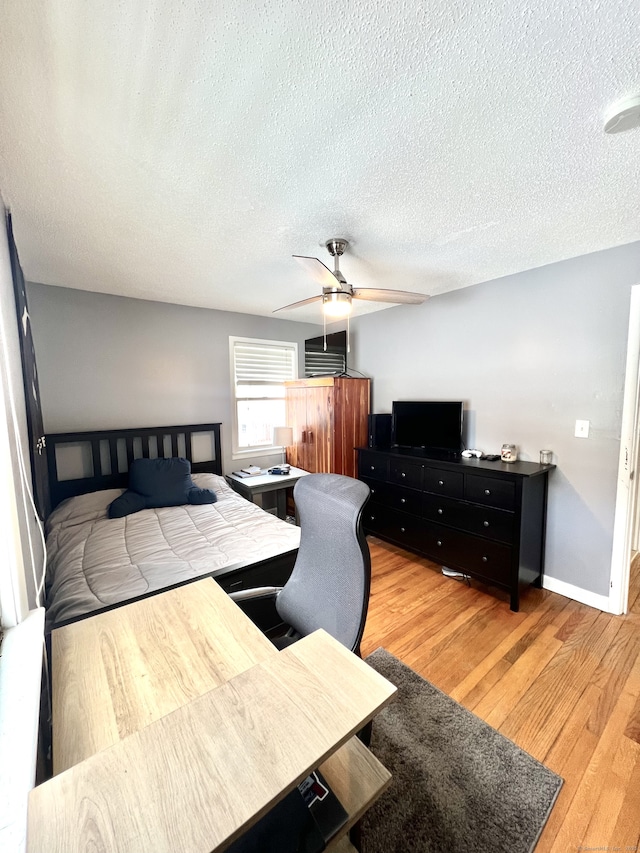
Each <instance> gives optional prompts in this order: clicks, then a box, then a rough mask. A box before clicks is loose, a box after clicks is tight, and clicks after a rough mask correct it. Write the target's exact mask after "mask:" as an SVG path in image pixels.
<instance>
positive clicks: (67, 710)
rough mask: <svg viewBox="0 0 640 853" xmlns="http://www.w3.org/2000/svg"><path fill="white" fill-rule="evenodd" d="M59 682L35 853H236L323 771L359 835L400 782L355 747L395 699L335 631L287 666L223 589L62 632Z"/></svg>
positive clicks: (157, 599)
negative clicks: (254, 829) (229, 850)
mask: <svg viewBox="0 0 640 853" xmlns="http://www.w3.org/2000/svg"><path fill="white" fill-rule="evenodd" d="M52 667H53V743H54V772H55V773H56V774H57V775H55V776H54V777H53V779H51V780H49V781H48V782H45V783H44V784H42V785H40V786H38V787H37V788H35V789H34V790H33V791H32V792H31V795H30V798H29V829H28V850H29V851H31V852H32V853H35V851H43V850H47V851H48V853H54V851H60V853H63V851H64V853H73V851H84V850H88V849H94V848H93V847H91V845H92V844H95V843H96V841H97V840H98V839H99V844H98V847H97V848H96V849H104V850H106V851H118V853H120V851H123V853H124V851H135V853H143V851H146V850H149V851H151V850H153V851H154V853H160V851H164V850H166V851H169V850H176V849H184V850H189V851H194V853H195V851H212V850H220V851H222V850H224V849H225V848H226V847H227V846H228V844H229V843H230V842H231V841H232V840H233V839H234V838H236V837H237V836H239V835H240V834H241V833H242V832H244V831H245V830H246V829H247V828H248V827H249V826H250V825H251V824H252V823H254V822H255V821H256V820H257V819H259V817H260V816H261V815H262V814H264V813H265V812H266V811H268V809H270V808H271V807H272V806H273V805H274V804H275V803H276V802H278V801H279V800H280V799H281V798H282V797H283V796H285V794H286V793H287V792H288V791H289V790H291V789H292V788H293V787H294V786H295V785H296V784H298V782H299V781H300V780H301V779H303V778H304V777H305V776H306V775H307V774H308V772H309V771H310V770H311V769H313V768H315V767H318V766H320V769H321V772H322V773H323V774H324V776H325V778H326V779H327V781H328V783H329V785H330V786H331V787H332V788H333V790H334V792H335V793H336V795H337V796H338V798H339V799H340V801H341V802H342V804H343V806H344V808H345V809H346V811H347V812H348V814H349V821H348V824H347V825H346V826H345V827H344V831H346V830H347V829H348V828H349V827H350V826H351V825H353V823H355V822H356V821H357V820H358V819H359V818H360V817H361V816H362V814H363V813H364V811H366V809H367V808H368V806H369V805H370V804H371V802H373V800H374V799H375V798H376V797H377V796H378V795H379V794H380V793H381V791H382V790H384V788H385V787H386V785H387V784H388V782H389V779H390V775H389V773H388V771H386V769H385V768H384V767H383V766H382V765H381V764H380V763H379V762H378V761H377V759H375V757H374V756H373V755H372V754H371V753H370V752H369V751H368V750H367V749H366V748H365V747H364V746H363V745H362V743H361V742H360V741H359V740H358V739H357V738H354V737H352V735H353V733H354V732H355V731H358V730H359V729H360V727H361V726H362V725H363V723H364V722H366V721H367V720H369V719H371V718H372V717H373V716H374V715H375V713H376V712H377V711H378V710H379V709H380V708H381V707H382V706H383V705H384V704H385V703H386V702H387V701H389V699H390V698H391V696H392V695H393V693H394V692H395V688H393V686H392V685H390V684H389V683H388V682H387V681H385V679H383V678H381V676H379V675H378V673H376V672H375V671H374V670H372V669H371V668H370V667H368V666H367V665H366V664H365V663H363V662H362V661H360V660H359V659H358V658H356V657H355V656H354V655H352V654H351V653H350V652H348V651H347V650H346V649H344V648H343V647H342V646H341V645H340V644H339V643H337V642H336V641H335V640H333V639H332V638H330V637H329V636H328V635H327V634H325V633H324V632H322V631H320V632H316V633H315V634H313V635H311V636H310V637H307V638H306V639H304V640H301V641H300V642H298V643H296V644H295V645H294V646H292V647H291V648H290V649H288V650H286V651H285V652H277V651H276V650H275V648H274V647H273V646H272V645H271V643H269V641H268V640H266V638H265V637H264V636H263V635H262V634H261V632H260V631H259V630H258V629H257V628H256V627H255V626H254V625H253V623H252V622H250V620H248V619H247V618H246V616H245V615H244V614H243V613H242V611H241V610H240V609H239V608H238V607H237V605H235V604H234V603H233V602H232V601H231V600H230V599H229V598H228V596H227V595H226V594H225V593H224V592H223V591H222V590H221V589H220V588H219V587H218V585H217V584H216V583H215V582H214V581H213V580H211V579H209V578H205V579H203V580H201V581H198V582H196V583H193V584H188V585H186V586H183V587H179V588H178V589H175V590H171V591H168V592H166V593H162V594H160V595H157V596H153V597H151V598H148V599H145V600H143V601H138V602H134V603H132V604H130V605H126V606H125V607H121V608H118V609H116V610H113V611H108V612H106V613H101V614H97V615H96V616H93V617H90V618H89V619H86V620H83V621H81V622H76V623H74V624H72V625H67V626H64V627H62V628H59V629H56V630H55V631H53V633H52ZM100 844H102V845H103V847H100V846H99V845H100ZM345 844H346V842H344V840H341V839H336V840H335V842H334V843H332V845H331V846H330V848H328V849H331V850H333V849H334V848H335V850H336V851H337V850H338V849H340V850H343V849H347V850H348V849H349V847H348V845H347V846H343V845H345ZM336 845H340V846H339V847H338V846H336Z"/></svg>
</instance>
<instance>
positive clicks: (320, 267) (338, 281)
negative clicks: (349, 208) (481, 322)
mask: <svg viewBox="0 0 640 853" xmlns="http://www.w3.org/2000/svg"><path fill="white" fill-rule="evenodd" d="M348 245H349V241H348V240H345V239H343V238H342V237H333V238H332V239H331V240H327V242H326V243H325V246H326V247H327V250H328V252H329V254H330V255H331V256H332V257H333V262H334V268H333V271H331V270H330V269H329V268H328V267H327V266H325V265H324V264H323V263H322V261H320V260H318V258H308V257H306V256H305V255H294V256H293V257H294V258H295V259H296V260H297V261H298V262H299V263H300V264H302V266H303V267H304V268H305V269H306V270H307V272H308V273H309V274H310V275H311V276H312V277H313V278H315V280H316V281H317V282H318V283H319V284H321V285H322V293H321V294H319V295H318V296H311V297H309V299H301V300H300V301H299V302H292V303H291V305H283V306H282V308H276V310H275V311H274V312H273V313H274V314H275V313H276V311H286V310H288V309H289V308H301V307H302V306H303V305H309V304H310V303H311V302H320V301H321V302H322V309H323V312H324V314H325V315H327V316H329V317H347V316H348V315H349V314H350V313H351V301H352V300H353V299H365V300H368V301H369V302H395V303H401V302H408V303H411V304H413V305H420V304H421V303H422V302H424V301H425V300H426V299H428V298H429V297H428V296H427V294H426V293H410V292H409V291H407V290H383V289H380V288H377V287H352V286H351V285H350V284H349V283H348V282H347V280H346V278H345V277H344V276H343V274H342V273H341V272H340V256H341V255H342V254H343V253H344V251H345V249H346V248H347V246H348Z"/></svg>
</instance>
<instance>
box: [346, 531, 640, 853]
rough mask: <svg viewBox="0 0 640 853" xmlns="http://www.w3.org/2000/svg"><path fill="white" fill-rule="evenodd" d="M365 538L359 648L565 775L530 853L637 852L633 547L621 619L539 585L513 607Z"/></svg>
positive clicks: (637, 647)
mask: <svg viewBox="0 0 640 853" xmlns="http://www.w3.org/2000/svg"><path fill="white" fill-rule="evenodd" d="M369 546H370V550H371V560H372V566H373V577H372V586H371V601H370V605H369V615H368V619H367V627H366V630H365V634H364V639H363V642H362V655H363V657H366V655H368V654H369V653H370V652H372V651H374V649H376V648H378V647H379V646H383V647H384V648H386V649H387V650H388V651H389V652H391V653H392V654H394V655H395V656H396V657H398V658H400V659H401V660H402V661H404V662H405V663H406V664H407V665H408V666H410V667H411V668H412V669H414V670H415V671H416V672H419V673H420V674H421V675H422V676H423V677H424V678H426V679H427V680H428V681H430V682H431V683H432V684H435V685H436V686H437V687H439V688H440V689H441V690H443V691H445V692H446V693H448V694H449V695H450V696H452V697H453V698H454V699H456V700H457V701H458V702H460V703H461V704H462V705H464V706H465V707H466V708H468V709H469V710H471V711H473V712H474V713H475V714H477V715H478V716H479V717H481V718H482V719H483V720H485V721H486V722H487V723H489V724H490V725H492V726H493V727H494V728H496V729H498V730H499V731H500V732H502V734H504V735H505V736H506V737H508V738H510V739H511V740H513V741H515V743H517V744H518V745H519V746H521V747H522V748H523V749H525V750H527V752H529V753H530V754H531V755H533V756H534V757H535V758H537V759H538V760H539V761H542V762H543V763H544V764H546V765H547V767H549V768H551V769H552V770H554V771H555V772H556V773H558V774H559V775H560V776H562V777H563V779H564V785H563V787H562V790H561V792H560V796H559V798H558V800H557V801H556V804H555V806H554V809H553V811H552V813H551V816H550V818H549V820H548V822H547V825H546V827H545V829H544V832H543V834H542V836H541V838H540V841H539V843H538V846H537V847H536V853H571V851H578V850H580V851H586V850H606V851H613V850H619V851H626V853H632V851H633V852H634V853H635V852H636V851H640V555H636V557H635V560H634V566H633V567H632V572H631V589H630V592H629V610H630V612H629V614H628V615H627V616H611V615H610V614H607V613H602V612H601V611H599V610H593V609H592V608H590V607H586V606H585V605H582V604H578V603H577V602H575V601H571V600H570V599H568V598H563V597H562V596H560V595H557V594H555V593H552V592H548V591H546V590H542V589H534V588H531V589H529V590H528V591H527V592H526V593H525V594H524V595H523V599H522V602H521V610H520V612H519V613H512V612H511V610H509V603H508V596H507V595H506V594H502V593H500V592H499V591H496V590H495V589H492V590H491V592H489V591H488V590H487V589H486V588H484V587H482V586H481V585H479V584H477V583H476V582H475V581H472V582H471V587H469V586H467V585H466V584H465V583H464V582H461V581H458V580H453V579H451V578H445V577H444V576H443V575H442V574H441V572H440V567H439V566H436V565H435V564H434V563H431V562H429V561H428V560H423V559H420V558H419V557H416V556H413V555H411V554H408V553H407V552H406V551H402V550H400V549H398V548H394V547H393V546H391V545H388V544H386V543H384V542H382V541H380V540H378V539H374V538H370V539H369ZM408 853H410V851H408Z"/></svg>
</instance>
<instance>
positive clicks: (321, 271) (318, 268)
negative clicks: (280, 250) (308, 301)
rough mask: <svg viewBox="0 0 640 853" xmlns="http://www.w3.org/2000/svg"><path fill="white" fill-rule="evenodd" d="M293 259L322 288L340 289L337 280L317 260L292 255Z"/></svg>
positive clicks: (327, 268)
mask: <svg viewBox="0 0 640 853" xmlns="http://www.w3.org/2000/svg"><path fill="white" fill-rule="evenodd" d="M293 257H294V258H295V259H296V261H298V263H299V264H301V265H302V266H303V267H304V268H305V270H306V271H307V272H308V273H309V275H310V276H312V277H313V278H315V280H316V281H317V282H318V283H319V284H321V285H322V286H323V287H331V288H334V287H340V282H339V281H338V279H337V278H336V277H335V275H334V274H333V273H332V272H331V270H330V269H329V267H326V266H325V265H324V264H323V263H322V261H319V260H318V259H317V258H308V257H306V255H294V256H293Z"/></svg>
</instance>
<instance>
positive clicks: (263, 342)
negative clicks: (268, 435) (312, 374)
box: [229, 335, 299, 459]
mask: <svg viewBox="0 0 640 853" xmlns="http://www.w3.org/2000/svg"><path fill="white" fill-rule="evenodd" d="M236 344H245V345H249V346H251V345H252V344H253V345H255V346H256V347H273V348H274V349H277V348H280V349H288V350H291V351H292V353H293V358H292V362H293V375H292V376H291V379H297V378H298V370H299V366H298V343H297V341H275V340H271V339H269V338H248V337H243V336H239V335H229V373H230V384H231V409H232V412H231V458H232V459H247V458H248V457H250V456H274V455H276V454H282V447H280V446H279V445H278V446H276V445H273V444H270V445H261V446H255V447H247V448H245V447H240V446H239V429H238V401H239V400H242V399H243V398H242V397H239V396H237V394H236V391H237V386H236V359H235V347H236ZM253 399H260V398H253ZM263 399H275V398H273V397H266V398H263ZM284 425H285V424H284V423H283V424H274V426H284Z"/></svg>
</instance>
